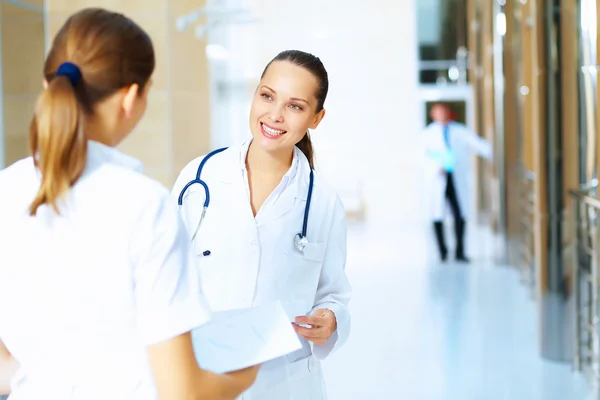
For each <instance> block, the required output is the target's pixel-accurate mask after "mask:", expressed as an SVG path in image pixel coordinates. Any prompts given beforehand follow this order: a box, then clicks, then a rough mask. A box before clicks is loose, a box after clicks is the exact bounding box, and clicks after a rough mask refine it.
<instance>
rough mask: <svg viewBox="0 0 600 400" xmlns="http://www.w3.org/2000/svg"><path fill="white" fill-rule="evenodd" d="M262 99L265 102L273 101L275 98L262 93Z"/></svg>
mask: <svg viewBox="0 0 600 400" xmlns="http://www.w3.org/2000/svg"><path fill="white" fill-rule="evenodd" d="M260 97H262V98H263V99H265V100H273V98H272V97H271V96H270V95H268V94H267V93H261V95H260Z"/></svg>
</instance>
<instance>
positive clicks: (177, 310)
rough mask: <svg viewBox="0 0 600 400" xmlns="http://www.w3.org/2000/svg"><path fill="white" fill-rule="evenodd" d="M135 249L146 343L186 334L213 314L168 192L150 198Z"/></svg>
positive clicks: (139, 308)
mask: <svg viewBox="0 0 600 400" xmlns="http://www.w3.org/2000/svg"><path fill="white" fill-rule="evenodd" d="M136 232H137V234H136V237H135V238H133V241H132V246H131V251H132V257H133V265H134V267H133V278H134V290H135V301H136V310H137V324H138V330H139V332H140V334H141V336H142V339H143V341H144V343H145V344H146V345H150V344H154V343H158V342H161V341H165V340H168V339H171V338H173V337H176V336H178V335H181V334H183V333H186V332H188V331H190V330H192V329H194V328H196V327H198V326H200V325H202V324H204V323H205V322H207V321H208V320H209V319H210V316H211V314H210V309H209V307H208V304H207V302H206V300H205V298H204V296H203V294H202V291H201V282H200V277H199V274H198V270H197V268H196V265H195V260H194V256H193V254H192V252H191V249H190V244H189V238H188V235H187V234H186V231H185V228H184V226H183V224H182V221H181V219H180V217H179V214H178V212H177V206H176V205H175V204H173V201H172V200H171V199H170V197H169V195H168V193H164V195H163V196H162V197H160V198H159V199H156V200H154V199H153V200H150V201H149V202H148V203H147V205H146V207H145V209H144V212H143V213H142V215H141V218H140V220H139V221H138V227H137V230H136Z"/></svg>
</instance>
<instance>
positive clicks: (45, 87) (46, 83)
mask: <svg viewBox="0 0 600 400" xmlns="http://www.w3.org/2000/svg"><path fill="white" fill-rule="evenodd" d="M42 85H43V86H44V90H46V89H48V81H47V80H45V79H44V80H43V81H42Z"/></svg>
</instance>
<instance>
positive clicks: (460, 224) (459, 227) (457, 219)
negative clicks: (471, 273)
mask: <svg viewBox="0 0 600 400" xmlns="http://www.w3.org/2000/svg"><path fill="white" fill-rule="evenodd" d="M446 200H447V201H448V204H449V205H450V210H451V211H452V217H453V218H454V234H455V235H456V254H455V255H456V258H457V259H459V260H461V259H464V258H465V247H464V236H465V225H466V222H465V220H464V219H463V217H462V214H461V210H460V204H458V196H457V194H456V188H455V187H454V180H453V179H452V173H448V174H447V181H446ZM433 227H434V230H435V237H436V240H437V244H438V249H439V252H440V256H441V258H442V260H445V259H446V258H447V256H448V248H447V247H446V239H445V235H444V223H443V221H435V222H434V223H433Z"/></svg>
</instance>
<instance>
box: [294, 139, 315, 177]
mask: <svg viewBox="0 0 600 400" xmlns="http://www.w3.org/2000/svg"><path fill="white" fill-rule="evenodd" d="M296 147H298V148H299V149H300V151H302V153H304V155H305V156H306V158H307V159H308V164H309V165H310V168H311V169H315V151H314V150H313V145H312V141H311V140H310V133H309V132H308V131H306V133H305V134H304V136H303V137H302V140H300V141H299V142H298V143H297V144H296Z"/></svg>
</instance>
